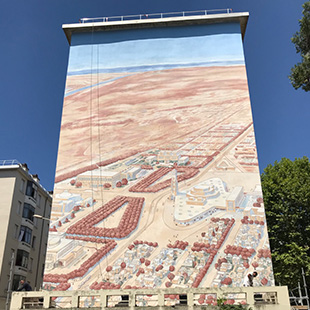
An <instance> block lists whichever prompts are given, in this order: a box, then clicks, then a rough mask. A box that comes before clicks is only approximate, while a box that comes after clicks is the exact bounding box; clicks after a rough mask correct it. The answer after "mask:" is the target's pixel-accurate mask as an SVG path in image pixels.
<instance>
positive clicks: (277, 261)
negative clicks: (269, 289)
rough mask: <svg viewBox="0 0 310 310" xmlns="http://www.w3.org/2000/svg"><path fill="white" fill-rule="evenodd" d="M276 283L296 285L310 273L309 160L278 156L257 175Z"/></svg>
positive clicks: (293, 286)
mask: <svg viewBox="0 0 310 310" xmlns="http://www.w3.org/2000/svg"><path fill="white" fill-rule="evenodd" d="M261 178H262V188H263V194H264V203H265V208H266V216H267V224H268V232H269V241H270V247H271V251H272V262H273V268H274V275H275V279H276V283H277V284H280V283H281V285H287V286H289V287H290V288H291V289H293V288H295V287H297V284H298V281H300V280H301V268H302V267H304V269H305V273H306V277H307V282H308V283H309V280H310V278H309V275H310V249H309V246H310V220H309V219H310V163H309V159H308V158H307V157H303V158H299V159H295V160H294V161H291V160H290V159H287V158H282V159H281V161H280V162H275V163H274V165H273V166H272V165H268V166H267V167H266V169H265V170H264V172H263V173H262V175H261Z"/></svg>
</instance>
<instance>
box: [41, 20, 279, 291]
mask: <svg viewBox="0 0 310 310" xmlns="http://www.w3.org/2000/svg"><path fill="white" fill-rule="evenodd" d="M181 30H182V31H180V29H179V28H176V27H170V28H168V27H167V28H157V29H136V30H132V29H131V30H127V31H118V33H116V34H113V36H110V34H109V32H106V33H105V32H100V31H95V32H94V31H92V32H90V33H83V34H82V35H80V34H79V33H78V32H76V33H74V34H72V42H73V43H72V44H71V47H70V58H69V67H68V75H67V83H66V94H67V95H66V97H65V100H64V106H63V118H62V124H61V133H60V143H59V153H58V161H57V172H56V184H55V188H54V201H53V209H52V221H53V224H52V225H51V229H50V236H49V246H48V253H47V261H46V269H45V276H44V282H45V284H44V285H45V288H46V289H58V290H59V289H63V290H67V289H107V288H109V289H118V288H140V287H141V288H142V287H143V288H153V287H162V288H165V287H172V288H173V287H184V288H188V287H200V286H203V287H221V286H234V287H238V286H243V280H244V277H245V276H246V275H247V274H248V273H249V272H251V271H253V270H256V271H257V272H258V276H257V277H256V278H255V279H254V284H255V285H273V283H274V280H273V273H272V264H271V257H270V250H269V241H268V235H267V229H266V220H265V212H264V203H263V198H262V191H261V186H260V177H259V169H258V162H257V152H256V144H255V137H254V130H253V122H252V115H251V107H250V100H249V93H248V86H247V78H246V69H245V64H244V55H243V47H242V38H241V34H240V27H239V24H238V23H227V24H225V23H224V24H214V25H212V24H211V25H198V26H195V27H192V26H184V27H182V29H181ZM87 37H88V39H87ZM85 38H86V39H85ZM87 40H89V41H87ZM95 59H96V60H97V61H96V68H94V66H93V65H94V62H95V61H94V60H95ZM89 64H91V65H89ZM94 72H95V74H96V78H95V79H93V77H92V74H93V73H94ZM88 81H90V85H88ZM95 103H96V104H97V108H94V105H93V104H95ZM95 128H96V129H97V131H96V130H93V129H95Z"/></svg>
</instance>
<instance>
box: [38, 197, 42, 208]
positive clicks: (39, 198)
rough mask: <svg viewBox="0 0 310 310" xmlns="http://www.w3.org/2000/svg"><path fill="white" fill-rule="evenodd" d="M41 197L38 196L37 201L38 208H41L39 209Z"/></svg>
mask: <svg viewBox="0 0 310 310" xmlns="http://www.w3.org/2000/svg"><path fill="white" fill-rule="evenodd" d="M41 198H42V197H41V195H38V200H37V206H38V207H39V208H41V206H40V205H41Z"/></svg>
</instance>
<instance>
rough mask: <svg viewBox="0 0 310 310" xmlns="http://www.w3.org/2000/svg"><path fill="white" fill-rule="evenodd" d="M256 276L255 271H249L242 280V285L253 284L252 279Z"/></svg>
mask: <svg viewBox="0 0 310 310" xmlns="http://www.w3.org/2000/svg"><path fill="white" fill-rule="evenodd" d="M256 277H257V272H256V271H254V272H253V273H249V274H247V275H246V276H245V278H244V280H243V286H253V279H254V278H256Z"/></svg>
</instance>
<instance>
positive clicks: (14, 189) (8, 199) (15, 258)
mask: <svg viewBox="0 0 310 310" xmlns="http://www.w3.org/2000/svg"><path fill="white" fill-rule="evenodd" d="M39 181H40V180H39V178H38V175H31V174H30V173H29V171H28V167H27V165H26V164H20V163H19V162H17V161H16V160H6V161H0V196H1V200H0V217H1V220H2V224H1V226H0V271H1V282H0V309H4V308H5V302H6V298H7V291H8V288H9V285H11V288H12V290H16V289H17V288H18V285H19V281H20V280H26V281H29V282H30V285H31V287H32V288H33V290H38V289H39V288H40V287H41V285H42V281H43V272H44V264H45V254H46V246H47V237H48V230H49V221H48V220H44V219H42V218H47V219H48V218H49V217H50V212H51V204H52V196H51V195H50V193H49V192H48V191H47V190H46V189H44V187H43V186H42V185H41V184H40V182H39ZM34 215H39V216H41V217H42V218H41V219H40V218H36V217H34Z"/></svg>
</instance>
